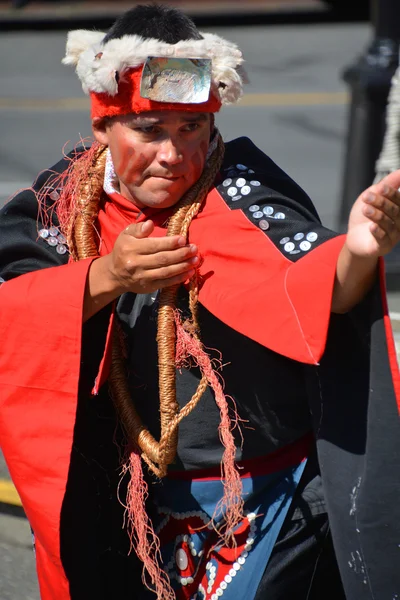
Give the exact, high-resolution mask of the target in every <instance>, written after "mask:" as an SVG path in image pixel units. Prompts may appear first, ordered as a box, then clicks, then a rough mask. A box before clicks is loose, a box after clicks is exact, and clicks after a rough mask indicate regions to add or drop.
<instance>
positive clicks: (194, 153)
mask: <svg viewBox="0 0 400 600" xmlns="http://www.w3.org/2000/svg"><path fill="white" fill-rule="evenodd" d="M210 127H211V121H210V115H208V114H197V113H195V114H190V115H188V113H185V112H184V111H182V112H180V111H160V112H151V113H142V114H140V115H137V116H136V115H126V116H125V117H120V118H118V119H115V120H113V122H112V125H111V126H110V127H108V128H107V138H108V145H109V148H110V151H111V156H112V159H113V162H114V168H115V172H116V174H117V176H118V179H119V182H120V189H121V193H122V194H123V195H124V196H125V197H126V198H128V199H130V200H132V202H134V204H135V205H136V206H139V207H140V208H143V207H144V206H152V207H160V208H167V207H169V206H173V205H174V204H176V202H178V201H179V200H180V198H181V197H182V196H183V195H184V194H185V193H186V192H187V190H188V189H189V188H190V187H191V186H192V185H193V184H194V183H195V182H196V181H197V180H198V179H199V177H200V176H201V173H202V171H203V169H204V165H205V159H206V155H207V150H208V145H209V138H210Z"/></svg>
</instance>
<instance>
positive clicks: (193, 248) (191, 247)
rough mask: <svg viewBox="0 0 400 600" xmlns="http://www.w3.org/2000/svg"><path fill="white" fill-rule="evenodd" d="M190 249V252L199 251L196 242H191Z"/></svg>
mask: <svg viewBox="0 0 400 600" xmlns="http://www.w3.org/2000/svg"><path fill="white" fill-rule="evenodd" d="M189 249H190V252H197V246H195V245H194V244H190V246H189Z"/></svg>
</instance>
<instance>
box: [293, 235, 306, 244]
mask: <svg viewBox="0 0 400 600" xmlns="http://www.w3.org/2000/svg"><path fill="white" fill-rule="evenodd" d="M303 237H304V233H296V235H295V236H293V239H294V240H295V241H296V242H299V241H300V240H302V239H303Z"/></svg>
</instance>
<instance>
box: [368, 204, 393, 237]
mask: <svg viewBox="0 0 400 600" xmlns="http://www.w3.org/2000/svg"><path fill="white" fill-rule="evenodd" d="M363 212H364V214H365V216H366V217H368V219H370V221H372V222H373V223H374V224H375V227H371V232H372V233H374V235H375V237H376V239H379V240H382V241H384V240H385V236H387V241H388V242H390V243H392V242H395V241H396V240H397V237H398V235H399V230H398V228H397V227H396V224H395V223H394V221H393V220H392V219H391V218H390V217H388V216H387V215H386V214H385V213H384V212H382V211H381V210H379V209H377V208H374V207H373V206H365V207H364V209H363Z"/></svg>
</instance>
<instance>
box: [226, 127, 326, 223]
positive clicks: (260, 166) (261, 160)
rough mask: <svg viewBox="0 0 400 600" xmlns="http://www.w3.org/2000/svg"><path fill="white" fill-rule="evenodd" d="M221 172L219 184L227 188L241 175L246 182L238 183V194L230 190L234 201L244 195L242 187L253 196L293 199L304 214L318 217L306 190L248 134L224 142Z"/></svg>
mask: <svg viewBox="0 0 400 600" xmlns="http://www.w3.org/2000/svg"><path fill="white" fill-rule="evenodd" d="M221 175H222V177H223V183H224V184H225V185H222V188H224V187H227V188H228V190H229V188H230V187H238V186H237V185H235V184H236V183H237V178H240V181H239V186H240V184H241V183H242V180H243V179H245V180H246V184H247V186H246V187H245V189H244V190H243V187H241V188H240V189H239V190H238V194H235V195H232V194H233V190H229V196H230V197H231V198H234V197H235V196H236V198H235V201H238V200H240V199H241V198H238V196H239V195H241V196H242V197H243V193H241V192H243V191H245V193H246V195H251V196H252V197H253V198H254V199H256V196H255V194H258V196H260V194H263V195H264V196H265V195H267V196H268V195H269V196H271V197H279V196H282V197H284V198H286V200H289V201H292V203H293V204H294V205H296V208H297V209H298V210H299V209H300V210H303V211H304V214H305V215H306V216H310V218H317V219H318V214H317V211H316V210H315V207H314V205H313V203H312V201H311V200H310V198H309V196H308V195H307V194H306V192H305V191H304V190H303V189H302V188H301V187H300V186H299V185H298V184H297V183H296V182H295V181H294V180H293V179H292V178H291V177H289V175H288V174H287V173H285V171H283V170H282V169H281V168H280V167H278V165H277V164H276V163H275V162H274V161H273V160H272V159H271V158H270V157H269V156H267V155H266V154H265V153H264V152H263V151H262V150H260V149H259V148H258V147H257V146H256V145H255V144H254V143H253V142H252V141H251V140H250V139H249V138H247V137H240V138H237V139H235V140H232V141H231V142H228V143H227V144H226V145H225V157H224V162H223V165H222V172H221ZM230 179H231V180H232V182H231V185H228V183H227V180H228V181H229V180H230ZM248 188H250V192H249V191H248ZM219 190H221V186H219ZM228 190H227V191H228ZM221 191H223V189H222V190H221Z"/></svg>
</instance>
